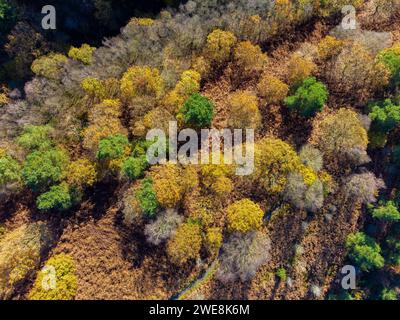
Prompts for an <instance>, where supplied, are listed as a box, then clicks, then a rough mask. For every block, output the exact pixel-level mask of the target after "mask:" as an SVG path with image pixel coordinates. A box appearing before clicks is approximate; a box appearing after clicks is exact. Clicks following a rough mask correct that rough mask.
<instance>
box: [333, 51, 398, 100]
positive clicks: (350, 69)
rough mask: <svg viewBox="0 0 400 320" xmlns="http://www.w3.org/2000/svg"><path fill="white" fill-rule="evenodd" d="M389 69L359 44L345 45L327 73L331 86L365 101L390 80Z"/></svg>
mask: <svg viewBox="0 0 400 320" xmlns="http://www.w3.org/2000/svg"><path fill="white" fill-rule="evenodd" d="M389 75H390V73H389V70H388V69H387V68H386V67H385V66H384V65H383V64H382V63H380V62H379V61H375V60H374V58H373V57H372V56H371V55H370V54H369V53H368V51H367V50H366V49H365V48H364V47H363V46H361V45H359V44H354V45H352V46H347V47H345V48H344V49H343V50H342V52H341V53H340V54H339V55H338V56H337V57H336V59H335V62H334V65H333V67H331V68H330V69H329V72H328V73H327V79H328V82H329V83H330V86H329V87H330V88H332V90H335V92H337V93H340V94H345V95H347V96H349V97H354V98H355V99H357V101H359V102H364V101H365V100H367V99H370V98H371V97H373V95H374V94H375V93H377V92H379V91H380V90H382V89H383V88H384V87H385V86H386V85H387V84H388V81H389Z"/></svg>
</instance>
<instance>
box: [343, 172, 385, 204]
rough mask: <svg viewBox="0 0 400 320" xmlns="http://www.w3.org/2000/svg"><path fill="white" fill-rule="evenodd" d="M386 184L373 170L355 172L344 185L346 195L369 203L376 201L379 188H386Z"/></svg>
mask: <svg viewBox="0 0 400 320" xmlns="http://www.w3.org/2000/svg"><path fill="white" fill-rule="evenodd" d="M384 186H385V184H384V182H383V181H382V180H381V179H377V178H376V177H375V175H374V174H373V173H371V172H367V173H360V174H353V175H352V176H350V177H349V178H348V180H347V182H346V184H345V186H344V190H345V192H346V196H347V197H348V198H349V199H352V200H353V201H360V202H361V203H363V204H369V203H373V202H375V201H376V196H377V194H378V191H379V189H381V188H384Z"/></svg>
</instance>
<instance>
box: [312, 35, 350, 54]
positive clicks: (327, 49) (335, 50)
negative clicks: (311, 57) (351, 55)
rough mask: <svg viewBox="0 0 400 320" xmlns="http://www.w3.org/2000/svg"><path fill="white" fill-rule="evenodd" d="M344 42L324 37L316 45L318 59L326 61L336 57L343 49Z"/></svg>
mask: <svg viewBox="0 0 400 320" xmlns="http://www.w3.org/2000/svg"><path fill="white" fill-rule="evenodd" d="M343 45H344V42H343V41H341V40H338V39H336V38H335V37H332V36H326V37H325V38H323V39H322V40H321V41H320V42H319V43H318V57H319V58H320V59H321V60H328V59H331V58H333V57H335V56H337V55H338V54H339V53H340V51H341V50H342V49H343Z"/></svg>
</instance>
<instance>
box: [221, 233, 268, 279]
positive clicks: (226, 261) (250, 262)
mask: <svg viewBox="0 0 400 320" xmlns="http://www.w3.org/2000/svg"><path fill="white" fill-rule="evenodd" d="M270 249H271V242H270V240H269V238H268V237H267V236H266V235H265V234H264V233H262V232H250V233H246V234H237V233H235V234H233V235H231V236H230V238H229V240H228V241H227V242H226V243H224V244H223V245H222V254H221V257H220V268H219V270H218V272H217V278H218V279H219V280H221V281H222V282H224V283H228V282H233V281H235V280H237V279H239V280H241V281H248V280H251V279H252V278H253V277H254V276H255V274H256V272H257V270H258V268H259V267H260V266H261V265H263V264H265V263H266V262H268V260H269V259H270V254H269V251H270Z"/></svg>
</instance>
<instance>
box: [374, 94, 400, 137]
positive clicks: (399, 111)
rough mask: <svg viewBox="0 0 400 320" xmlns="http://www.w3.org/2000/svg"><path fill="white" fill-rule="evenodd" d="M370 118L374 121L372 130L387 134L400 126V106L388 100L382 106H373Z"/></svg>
mask: <svg viewBox="0 0 400 320" xmlns="http://www.w3.org/2000/svg"><path fill="white" fill-rule="evenodd" d="M368 116H369V117H370V118H371V120H372V128H371V130H378V131H380V132H383V133H385V134H387V133H389V132H390V131H392V130H393V129H395V128H396V127H397V126H398V125H399V124H400V106H398V105H395V104H393V102H392V101H391V100H390V99H387V100H385V102H384V103H383V104H382V105H381V106H380V105H375V106H373V107H372V111H371V112H370V113H369V115H368Z"/></svg>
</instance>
